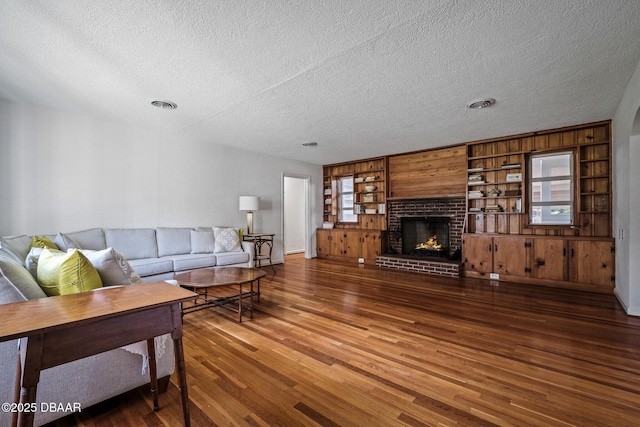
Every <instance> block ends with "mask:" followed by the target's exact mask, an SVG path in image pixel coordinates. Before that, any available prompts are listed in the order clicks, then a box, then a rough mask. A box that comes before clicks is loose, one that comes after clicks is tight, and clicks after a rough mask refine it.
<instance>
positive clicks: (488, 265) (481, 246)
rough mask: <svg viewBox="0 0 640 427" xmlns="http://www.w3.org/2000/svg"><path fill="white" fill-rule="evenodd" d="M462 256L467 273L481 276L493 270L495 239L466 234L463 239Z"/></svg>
mask: <svg viewBox="0 0 640 427" xmlns="http://www.w3.org/2000/svg"><path fill="white" fill-rule="evenodd" d="M462 256H463V259H464V269H465V271H466V272H475V273H479V274H480V275H485V274H489V273H491V272H492V271H493V270H492V268H493V237H491V236H483V235H473V234H465V235H464V237H463V238H462Z"/></svg>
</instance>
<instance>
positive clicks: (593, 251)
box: [569, 240, 615, 286]
mask: <svg viewBox="0 0 640 427" xmlns="http://www.w3.org/2000/svg"><path fill="white" fill-rule="evenodd" d="M569 247H570V249H569V252H570V255H569V272H570V275H571V281H573V282H578V283H588V284H590V285H603V286H613V284H614V282H613V274H614V266H615V253H614V250H613V242H611V241H593V240H573V241H570V242H569Z"/></svg>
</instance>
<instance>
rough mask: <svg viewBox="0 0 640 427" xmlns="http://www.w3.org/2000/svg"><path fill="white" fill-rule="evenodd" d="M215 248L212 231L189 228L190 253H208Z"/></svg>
mask: <svg viewBox="0 0 640 427" xmlns="http://www.w3.org/2000/svg"><path fill="white" fill-rule="evenodd" d="M214 250H215V240H214V238H213V231H195V230H191V253H192V254H210V253H213V251H214Z"/></svg>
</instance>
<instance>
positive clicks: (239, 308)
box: [238, 283, 242, 323]
mask: <svg viewBox="0 0 640 427" xmlns="http://www.w3.org/2000/svg"><path fill="white" fill-rule="evenodd" d="M238 286H239V287H240V297H239V298H238V322H239V323H242V283H240V284H239V285H238Z"/></svg>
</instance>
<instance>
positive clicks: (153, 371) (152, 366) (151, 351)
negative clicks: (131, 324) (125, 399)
mask: <svg viewBox="0 0 640 427" xmlns="http://www.w3.org/2000/svg"><path fill="white" fill-rule="evenodd" d="M147 353H148V355H149V378H150V379H151V397H152V398H153V410H154V411H156V412H157V411H159V410H160V406H159V405H158V371H157V365H156V345H155V339H154V338H150V339H148V340H147Z"/></svg>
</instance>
